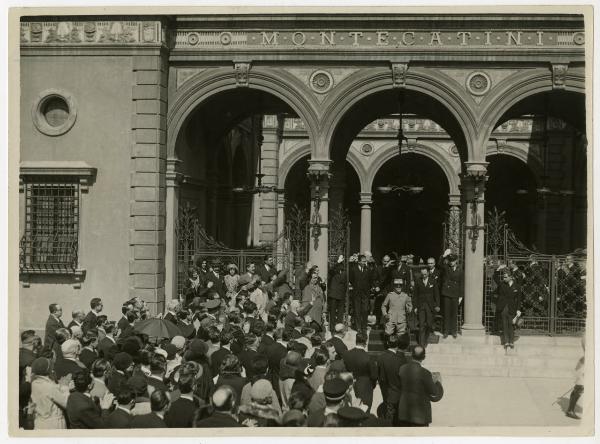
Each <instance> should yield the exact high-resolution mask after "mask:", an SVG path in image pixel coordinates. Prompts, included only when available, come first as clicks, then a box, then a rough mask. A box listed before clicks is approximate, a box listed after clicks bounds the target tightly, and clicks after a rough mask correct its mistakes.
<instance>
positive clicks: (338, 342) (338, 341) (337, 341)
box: [329, 336, 348, 359]
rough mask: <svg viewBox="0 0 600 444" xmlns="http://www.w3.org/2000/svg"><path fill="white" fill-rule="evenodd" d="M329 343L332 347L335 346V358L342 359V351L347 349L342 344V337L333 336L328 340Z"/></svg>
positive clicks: (344, 351)
mask: <svg viewBox="0 0 600 444" xmlns="http://www.w3.org/2000/svg"><path fill="white" fill-rule="evenodd" d="M329 343H330V344H331V345H333V348H335V354H336V359H342V357H343V355H344V353H346V352H347V351H348V346H347V345H346V344H344V341H342V338H340V337H338V336H333V337H332V338H331V339H330V340H329Z"/></svg>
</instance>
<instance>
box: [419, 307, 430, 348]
mask: <svg viewBox="0 0 600 444" xmlns="http://www.w3.org/2000/svg"><path fill="white" fill-rule="evenodd" d="M417 316H418V317H419V337H418V338H417V342H418V343H419V345H420V346H422V347H427V340H428V339H429V335H430V334H431V332H432V331H433V329H432V328H431V327H432V326H431V325H429V324H428V323H427V313H426V312H425V309H424V308H419V310H418V313H417Z"/></svg>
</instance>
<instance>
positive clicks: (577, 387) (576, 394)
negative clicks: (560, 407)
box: [567, 385, 583, 412]
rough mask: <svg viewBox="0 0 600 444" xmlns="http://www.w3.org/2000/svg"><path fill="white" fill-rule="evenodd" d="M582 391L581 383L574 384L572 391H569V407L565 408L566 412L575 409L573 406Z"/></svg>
mask: <svg viewBox="0 0 600 444" xmlns="http://www.w3.org/2000/svg"><path fill="white" fill-rule="evenodd" d="M582 393H583V386H582V385H575V387H573V391H572V392H571V396H570V397H569V408H568V410H567V411H568V412H574V411H575V406H576V405H577V401H579V398H580V397H581V394H582Z"/></svg>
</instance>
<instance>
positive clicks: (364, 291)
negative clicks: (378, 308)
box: [350, 254, 374, 334]
mask: <svg viewBox="0 0 600 444" xmlns="http://www.w3.org/2000/svg"><path fill="white" fill-rule="evenodd" d="M373 283H374V276H373V273H372V271H371V270H370V269H369V268H368V266H367V258H366V257H365V255H364V254H361V255H359V256H358V263H357V264H356V265H354V266H353V267H352V268H351V269H350V284H351V285H352V305H353V306H354V328H355V329H356V331H358V332H362V333H364V334H366V332H367V316H368V314H369V300H370V296H371V289H372V288H373Z"/></svg>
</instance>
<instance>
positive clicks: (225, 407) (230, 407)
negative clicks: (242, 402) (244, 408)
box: [212, 385, 237, 413]
mask: <svg viewBox="0 0 600 444" xmlns="http://www.w3.org/2000/svg"><path fill="white" fill-rule="evenodd" d="M212 404H213V407H214V408H215V410H216V411H218V412H228V413H234V412H235V409H236V407H237V399H236V395H235V392H234V390H233V388H231V387H230V386H228V385H222V386H220V387H219V388H217V389H216V390H215V392H214V393H213V395H212Z"/></svg>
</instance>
